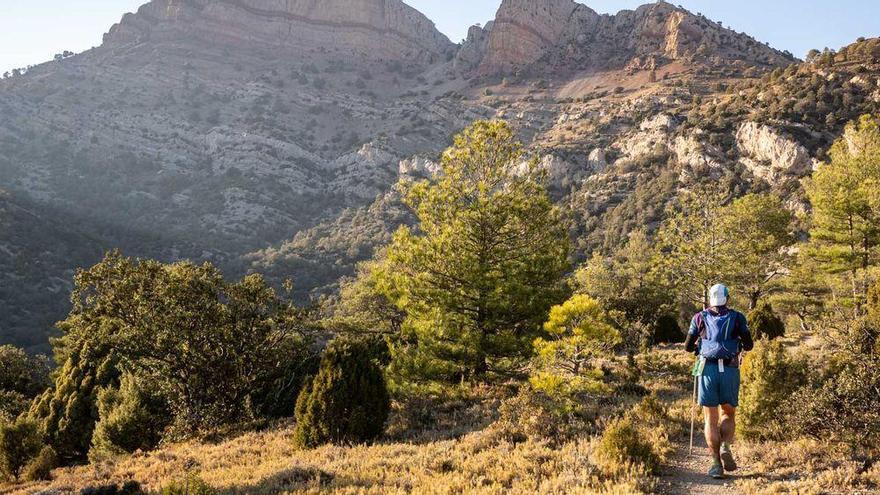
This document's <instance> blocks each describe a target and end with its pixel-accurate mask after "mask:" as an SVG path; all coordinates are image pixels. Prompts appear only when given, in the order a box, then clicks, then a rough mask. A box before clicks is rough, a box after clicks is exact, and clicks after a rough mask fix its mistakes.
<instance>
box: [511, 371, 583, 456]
mask: <svg viewBox="0 0 880 495" xmlns="http://www.w3.org/2000/svg"><path fill="white" fill-rule="evenodd" d="M580 399H581V400H580V401H578V402H574V401H572V400H571V397H568V396H566V397H559V396H555V397H554V396H553V395H550V394H548V393H546V392H544V391H542V390H537V389H535V388H533V387H532V386H530V385H529V384H525V385H523V386H522V387H521V388H520V390H519V392H518V393H517V394H516V395H515V396H513V397H511V398H509V399H506V400H504V401H503V402H502V403H501V406H500V407H499V413H500V417H499V419H498V421H497V422H496V426H498V427H500V428H501V431H502V433H503V435H504V436H505V437H506V438H507V439H508V440H510V441H513V442H517V441H523V440H525V439H527V438H533V439H536V440H543V441H548V442H550V443H551V444H553V445H560V444H563V443H565V442H567V441H569V440H571V439H573V438H575V437H578V436H582V435H584V434H590V433H594V432H595V429H596V427H595V425H596V419H597V418H598V417H599V408H598V404H599V401H598V400H597V398H595V397H587V396H580Z"/></svg>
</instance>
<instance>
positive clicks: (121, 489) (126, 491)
mask: <svg viewBox="0 0 880 495" xmlns="http://www.w3.org/2000/svg"><path fill="white" fill-rule="evenodd" d="M144 493H146V492H144V491H143V489H141V484H140V483H138V482H137V481H134V480H129V481H126V482H125V483H123V484H122V486H119V485H117V484H115V483H111V484H108V485H99V486H87V487H85V488H83V489H82V490H80V491H79V495H143V494H144ZM181 493H182V492H181Z"/></svg>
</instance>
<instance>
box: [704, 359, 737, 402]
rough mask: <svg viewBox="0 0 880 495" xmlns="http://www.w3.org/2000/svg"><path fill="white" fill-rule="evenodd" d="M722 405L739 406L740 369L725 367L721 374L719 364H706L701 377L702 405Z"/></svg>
mask: <svg viewBox="0 0 880 495" xmlns="http://www.w3.org/2000/svg"><path fill="white" fill-rule="evenodd" d="M722 404H729V405H731V406H733V407H737V406H739V368H737V367H733V366H725V367H724V373H721V372H719V370H718V363H706V365H705V367H704V368H703V376H701V377H700V405H701V406H704V407H718V406H720V405H722Z"/></svg>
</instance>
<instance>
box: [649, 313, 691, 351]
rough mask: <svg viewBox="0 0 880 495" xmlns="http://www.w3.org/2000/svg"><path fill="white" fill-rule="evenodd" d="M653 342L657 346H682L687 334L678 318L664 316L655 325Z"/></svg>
mask: <svg viewBox="0 0 880 495" xmlns="http://www.w3.org/2000/svg"><path fill="white" fill-rule="evenodd" d="M653 330H654V332H653V335H652V339H651V340H652V341H653V342H654V343H655V344H680V343H682V342H684V339H685V333H684V331H683V330H682V329H681V325H680V324H679V323H678V318H676V317H675V316H672V315H663V316H661V317H660V318H658V319H657V322H656V323H654V328H653Z"/></svg>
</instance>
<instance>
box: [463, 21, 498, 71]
mask: <svg viewBox="0 0 880 495" xmlns="http://www.w3.org/2000/svg"><path fill="white" fill-rule="evenodd" d="M494 25H495V23H494V22H488V23H486V27H481V26H479V25H475V26H471V27H470V29H468V35H467V38H465V40H464V42H462V44H461V48H459V49H458V52H457V53H456V54H455V60H454V63H453V67H454V68H455V69H456V70H458V71H462V72H467V71H471V70H473V69H475V68H477V66H478V65H480V62H481V61H482V60H483V57H484V56H486V50H488V47H489V33H490V32H491V31H492V27H493V26H494Z"/></svg>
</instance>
